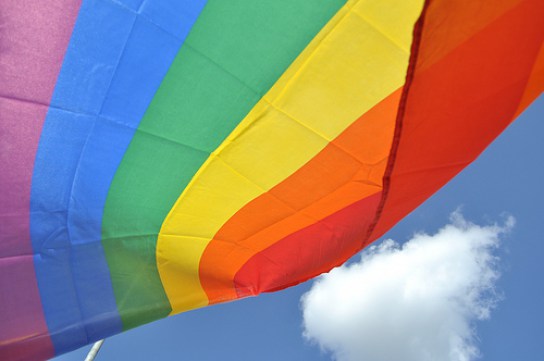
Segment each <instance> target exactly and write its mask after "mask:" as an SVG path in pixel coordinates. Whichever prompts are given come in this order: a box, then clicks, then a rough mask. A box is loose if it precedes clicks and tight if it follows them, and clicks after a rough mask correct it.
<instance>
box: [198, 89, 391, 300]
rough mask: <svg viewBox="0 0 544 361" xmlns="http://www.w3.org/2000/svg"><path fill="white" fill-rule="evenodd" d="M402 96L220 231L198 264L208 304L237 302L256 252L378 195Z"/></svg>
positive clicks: (364, 118)
mask: <svg viewBox="0 0 544 361" xmlns="http://www.w3.org/2000/svg"><path fill="white" fill-rule="evenodd" d="M400 94H401V91H400V90H397V91H396V92H394V93H393V94H391V95H390V96H388V97H387V98H385V99H384V100H383V101H381V102H380V103H378V104H377V105H376V106H375V107H374V108H373V109H371V110H370V111H369V112H367V113H365V114H364V115H363V116H361V117H360V118H359V119H357V120H356V121H355V122H354V123H353V124H352V125H351V126H350V127H348V128H347V129H346V130H345V131H344V132H343V133H342V134H341V135H340V136H338V137H337V138H336V139H335V140H333V141H332V142H331V143H330V144H329V145H328V146H326V147H325V148H324V149H323V150H322V151H321V152H320V153H319V154H318V155H317V156H315V157H314V158H313V159H312V160H311V161H309V162H308V163H307V164H306V165H304V166H303V167H302V168H300V169H299V170H298V171H297V172H295V173H294V174H292V175H291V176H290V177H288V178H287V179H286V180H284V181H283V182H281V183H279V184H278V185H277V186H275V187H273V188H272V189H271V190H270V191H268V192H266V193H264V194H263V195H262V196H260V197H258V198H256V199H254V200H253V201H251V202H250V203H248V204H247V205H246V206H245V207H243V208H242V209H240V210H239V211H238V212H237V213H236V214H235V215H234V216H233V217H232V218H231V219H229V221H228V222H227V223H226V224H225V225H224V226H223V227H222V228H221V229H220V230H219V232H218V233H217V234H216V236H215V237H214V239H213V240H212V241H211V242H210V244H209V245H208V247H207V248H206V250H205V251H204V254H203V256H202V260H201V262H200V278H201V284H202V286H203V288H204V290H205V291H206V293H207V295H208V298H209V299H210V302H211V303H217V302H220V301H225V300H230V299H234V298H236V297H237V294H236V290H235V288H234V283H233V279H234V276H235V274H236V272H237V271H238V270H239V269H240V268H241V267H242V265H243V264H244V263H246V262H247V261H248V260H249V259H250V258H251V257H253V256H254V255H255V254H256V253H258V252H260V251H262V250H264V249H266V248H268V247H269V246H271V245H272V244H274V243H275V242H277V241H278V240H280V239H282V238H284V237H286V236H288V235H289V234H291V233H293V232H296V231H297V230H300V229H303V228H305V227H308V226H310V225H311V224H314V223H316V222H317V221H318V220H320V219H323V218H325V217H327V216H328V215H330V214H332V213H335V212H337V211H339V210H340V209H343V208H345V207H346V206H348V205H350V204H352V203H354V202H356V201H358V200H361V199H363V198H367V197H369V196H371V195H373V194H376V193H377V192H379V191H381V186H382V177H383V173H384V171H385V166H386V164H387V155H388V153H389V149H390V146H391V140H392V136H393V132H394V124H395V118H396V112H397V106H398V103H399V100H400Z"/></svg>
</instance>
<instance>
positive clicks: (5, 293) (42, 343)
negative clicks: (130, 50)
mask: <svg viewBox="0 0 544 361" xmlns="http://www.w3.org/2000/svg"><path fill="white" fill-rule="evenodd" d="M79 6H80V1H74V0H50V1H35V0H2V1H1V2H0V23H1V24H2V25H1V27H0V49H1V50H0V84H1V86H0V138H1V142H0V310H2V312H1V313H0V324H1V325H2V326H1V327H0V359H10V360H11V359H16V360H25V359H33V358H48V357H51V356H52V355H53V353H54V351H53V346H52V344H51V340H50V339H49V336H48V331H47V326H46V323H45V319H44V316H43V312H42V307H41V302H40V296H39V292H38V287H37V283H36V278H35V272H34V263H33V255H32V247H31V243H30V232H29V208H30V186H31V181H32V169H33V165H34V158H35V155H36V149H37V147H38V141H39V139H40V133H41V130H42V126H43V121H44V119H45V115H46V112H47V109H48V105H49V101H50V99H51V96H52V94H53V90H54V87H55V83H56V80H57V76H58V73H59V71H60V68H61V65H62V59H63V57H64V53H65V51H66V48H67V46H68V42H69V40H70V35H71V33H72V29H73V26H74V23H75V19H76V17H77V13H78V10H79Z"/></svg>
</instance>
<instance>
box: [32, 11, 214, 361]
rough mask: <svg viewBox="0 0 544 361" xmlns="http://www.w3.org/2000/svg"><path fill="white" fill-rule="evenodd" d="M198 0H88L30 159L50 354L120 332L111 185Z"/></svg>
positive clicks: (35, 235)
mask: <svg viewBox="0 0 544 361" xmlns="http://www.w3.org/2000/svg"><path fill="white" fill-rule="evenodd" d="M204 4H205V0H192V1H191V0H183V1H180V0H159V1H151V0H149V1H146V0H109V1H108V0H85V1H84V2H83V4H82V7H81V10H80V13H79V16H78V19H77V22H76V25H75V28H74V32H73V34H72V38H71V40H70V44H69V46H68V50H67V52H66V55H65V58H64V62H63V65H62V69H61V72H60V74H59V78H58V81H57V84H56V87H55V92H54V94H53V98H52V100H51V106H50V109H49V111H48V114H47V117H46V120H45V123H44V127H43V131H42V136H41V139H40V144H39V147H38V152H37V155H36V162H35V167H34V174H33V179H32V191H31V216H30V218H31V219H30V222H31V230H30V231H31V237H32V245H33V248H34V252H35V254H36V256H35V260H36V262H35V265H36V275H37V279H38V285H39V289H40V295H41V299H42V304H43V308H44V313H45V317H46V321H47V325H48V328H49V332H50V334H51V338H52V340H53V344H54V347H55V351H56V353H57V354H59V353H63V352H67V351H69V350H72V349H75V348H78V347H80V346H82V345H85V344H88V343H90V342H93V341H95V340H98V339H101V338H104V337H107V336H110V335H112V334H115V333H118V332H121V330H122V324H121V319H120V316H119V313H118V311H117V306H116V303H115V297H114V293H113V289H112V284H111V280H110V274H109V269H108V267H107V263H106V260H105V256H104V250H103V248H102V245H101V242H100V238H101V222H102V213H103V209H104V204H105V201H106V197H107V193H108V189H109V187H110V184H111V181H112V179H113V176H114V174H115V171H116V169H117V167H118V165H119V163H120V162H121V159H122V158H123V155H124V153H125V151H126V149H127V147H128V144H129V143H130V141H131V139H132V137H133V135H134V132H135V129H136V128H137V127H138V124H139V122H140V120H141V119H142V117H143V115H144V113H145V111H146V109H147V107H148V106H149V104H150V102H151V100H152V98H153V96H154V94H155V92H156V91H157V89H158V87H159V86H160V83H161V81H162V79H163V77H164V76H165V74H166V72H167V70H168V68H169V67H170V65H171V63H172V61H173V60H174V57H175V56H176V54H177V52H178V50H179V48H180V47H181V45H182V44H183V41H184V39H185V37H186V36H187V34H188V32H189V30H190V28H191V27H192V25H193V23H194V21H195V20H196V18H197V17H198V15H199V13H200V11H201V10H202V8H203V7H204Z"/></svg>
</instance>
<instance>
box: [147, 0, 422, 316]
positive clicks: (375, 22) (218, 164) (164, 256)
mask: <svg viewBox="0 0 544 361" xmlns="http://www.w3.org/2000/svg"><path fill="white" fill-rule="evenodd" d="M422 2H423V0H411V1H407V0H372V1H364V0H359V1H356V0H354V1H350V2H348V3H347V4H346V5H345V6H344V7H343V8H342V9H341V10H340V11H339V12H338V13H337V14H336V15H335V16H334V18H333V19H332V20H331V21H330V22H329V23H328V24H327V25H326V26H325V27H324V28H323V29H322V31H321V32H320V33H319V34H318V36H316V38H314V39H313V41H312V42H311V43H310V45H309V46H308V47H307V48H306V49H305V50H304V51H303V52H302V53H301V54H300V56H299V57H298V58H297V60H296V61H295V62H294V63H293V64H292V65H291V66H290V67H289V69H288V70H287V71H286V72H285V73H284V74H283V75H282V77H281V78H280V79H279V80H278V81H277V83H276V84H275V85H274V86H273V87H272V88H271V89H270V91H269V92H268V93H267V94H266V95H265V96H264V97H263V99H261V100H260V101H259V102H258V103H257V104H256V106H255V107H254V108H253V110H252V111H251V112H250V113H249V114H248V115H247V116H246V118H245V119H244V120H243V121H242V122H241V123H240V124H239V126H238V127H237V128H236V129H235V130H234V131H233V132H232V134H231V135H230V136H229V137H228V138H227V139H226V140H225V141H224V142H223V144H221V146H220V147H219V148H218V149H217V150H216V151H215V152H213V153H212V155H211V156H210V158H209V159H208V160H207V161H206V162H205V163H204V165H203V166H202V167H201V169H200V170H199V171H198V172H197V173H196V175H195V177H194V178H193V180H192V181H191V182H190V183H189V185H188V186H187V188H186V189H185V191H184V192H183V193H182V194H181V196H180V198H179V199H178V200H177V202H176V204H175V205H174V207H173V208H172V210H171V211H170V213H169V214H168V216H167V218H166V220H165V221H164V223H163V225H162V228H161V232H160V234H159V239H158V243H157V263H158V269H159V273H160V276H161V280H162V282H163V285H164V288H165V291H166V294H167V295H168V298H169V300H170V303H171V305H172V310H173V311H172V313H178V312H182V311H186V310H188V309H193V308H196V307H201V306H205V305H207V304H208V298H207V296H206V294H205V292H204V291H203V289H202V287H201V285H200V281H199V261H200V257H201V255H202V253H203V251H204V249H205V248H206V246H207V245H208V243H209V242H210V240H211V239H212V238H213V236H214V235H215V234H216V233H217V231H218V230H219V229H220V227H221V226H222V225H223V224H224V223H225V222H226V221H227V220H228V219H229V218H230V217H231V216H232V215H234V214H235V213H236V211H238V210H239V209H240V208H241V207H243V206H244V205H245V204H247V203H248V202H249V201H251V200H252V199H254V198H256V197H258V196H260V195H261V194H263V193H264V192H266V191H268V190H269V189H270V188H272V187H273V186H275V185H276V184H278V183H279V182H281V181H282V180H284V179H285V178H287V177H288V176H289V175H291V174H292V173H293V172H295V171H296V170H297V169H298V168H300V167H301V166H302V165H304V164H305V163H306V162H308V161H309V160H310V159H311V158H312V157H314V156H315V155H316V154H317V153H318V152H319V151H320V150H322V149H323V148H324V147H325V146H326V145H327V144H328V142H329V141H330V140H332V139H334V138H335V137H336V136H338V134H340V133H341V132H342V131H343V130H344V129H346V127H348V126H349V125H350V124H351V123H352V122H353V121H354V120H356V119H357V118H358V117H359V116H360V115H361V114H363V113H365V112H366V111H368V110H369V109H370V108H372V107H373V106H374V105H375V104H377V103H378V102H379V101H380V100H382V99H384V98H385V97H386V96H388V95H389V94H391V93H392V92H393V91H394V90H396V89H398V88H399V87H400V86H402V84H403V82H404V76H405V73H406V68H407V65H408V56H409V54H408V49H409V47H410V42H411V34H412V28H413V24H414V23H415V21H416V20H417V17H418V15H419V14H420V12H421V8H422ZM256 216H257V217H258V215H256ZM225 256H226V257H228V255H225Z"/></svg>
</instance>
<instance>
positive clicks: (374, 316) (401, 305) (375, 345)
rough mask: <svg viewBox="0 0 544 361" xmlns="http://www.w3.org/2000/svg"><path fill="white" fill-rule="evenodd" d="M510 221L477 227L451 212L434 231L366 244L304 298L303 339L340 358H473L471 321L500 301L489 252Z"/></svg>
mask: <svg viewBox="0 0 544 361" xmlns="http://www.w3.org/2000/svg"><path fill="white" fill-rule="evenodd" d="M513 224H514V219H513V218H511V217H510V218H508V219H507V220H506V222H505V224H504V225H503V226H498V225H492V226H478V225H475V224H472V223H470V222H467V221H466V220H465V219H464V218H463V217H462V216H461V215H460V214H459V213H458V212H455V213H454V214H452V216H451V224H448V225H447V226H445V227H444V228H442V229H441V230H439V231H438V233H437V234H435V235H427V234H416V235H415V236H414V237H413V238H412V239H411V240H410V241H408V242H407V243H405V244H404V245H402V246H399V245H398V244H397V243H395V242H394V241H392V240H387V241H385V242H383V243H382V244H381V245H379V246H372V247H370V248H368V249H367V250H366V251H364V252H363V253H362V256H361V261H360V262H358V263H355V264H351V265H349V266H343V267H340V268H337V269H334V270H333V271H331V272H330V273H329V274H327V275H324V276H322V277H321V278H319V279H318V280H317V281H316V282H315V283H314V284H313V286H312V288H311V290H310V291H308V292H307V293H306V294H305V295H304V296H303V297H302V302H301V305H302V311H303V326H304V336H305V338H307V339H308V340H311V341H313V342H316V343H317V344H319V345H320V346H321V348H322V349H324V350H327V351H330V352H331V353H332V355H333V357H334V358H335V359H336V360H339V361H470V360H474V359H475V358H477V357H478V356H479V351H478V347H477V342H476V341H477V339H476V334H475V329H474V326H475V321H477V320H483V319H486V318H489V316H490V312H491V310H492V309H493V307H494V306H495V304H496V302H497V301H498V297H497V295H496V293H495V291H494V284H495V282H496V280H497V279H498V277H499V273H498V271H497V258H496V257H495V256H494V255H493V252H494V249H495V248H496V247H498V245H499V238H500V236H501V234H502V233H504V232H507V231H508V230H509V229H510V228H511V227H512V226H513Z"/></svg>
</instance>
